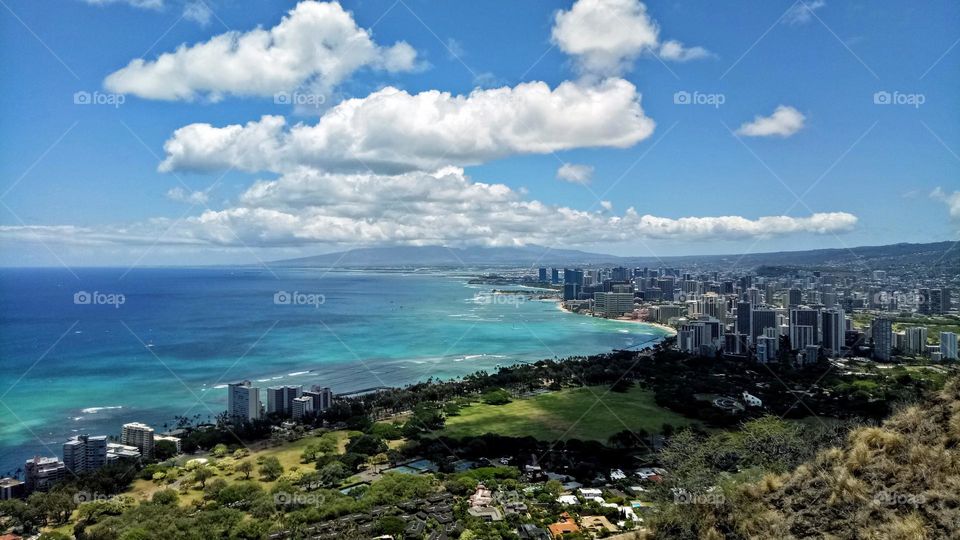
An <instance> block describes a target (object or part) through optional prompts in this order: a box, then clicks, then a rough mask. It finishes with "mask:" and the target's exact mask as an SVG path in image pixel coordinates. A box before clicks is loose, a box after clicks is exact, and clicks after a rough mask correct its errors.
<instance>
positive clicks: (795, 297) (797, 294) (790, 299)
mask: <svg viewBox="0 0 960 540" xmlns="http://www.w3.org/2000/svg"><path fill="white" fill-rule="evenodd" d="M802 298H803V293H802V291H800V289H790V290H789V291H787V307H796V306H799V305H800V303H801V302H802V301H803V300H802Z"/></svg>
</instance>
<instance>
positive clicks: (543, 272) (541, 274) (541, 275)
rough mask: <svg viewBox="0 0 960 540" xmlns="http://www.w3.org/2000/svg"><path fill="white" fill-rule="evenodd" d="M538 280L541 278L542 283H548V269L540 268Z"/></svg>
mask: <svg viewBox="0 0 960 540" xmlns="http://www.w3.org/2000/svg"><path fill="white" fill-rule="evenodd" d="M537 278H539V280H540V283H546V282H547V269H546V268H540V271H539V272H538V274H537Z"/></svg>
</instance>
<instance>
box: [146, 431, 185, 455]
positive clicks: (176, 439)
mask: <svg viewBox="0 0 960 540" xmlns="http://www.w3.org/2000/svg"><path fill="white" fill-rule="evenodd" d="M160 441H168V442H171V443H173V446H174V447H176V449H177V453H178V454H179V453H181V452H183V450H182V447H181V446H180V437H173V436H171V435H154V437H153V444H154V446H156V445H157V443H159V442H160Z"/></svg>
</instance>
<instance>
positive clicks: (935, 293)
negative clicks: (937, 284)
mask: <svg viewBox="0 0 960 540" xmlns="http://www.w3.org/2000/svg"><path fill="white" fill-rule="evenodd" d="M948 294H949V293H948ZM929 299H930V300H929V302H930V314H931V315H940V314H943V313H946V311H944V309H943V289H930V296H929ZM949 303H950V302H949V301H947V304H949Z"/></svg>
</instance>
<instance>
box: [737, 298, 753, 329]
mask: <svg viewBox="0 0 960 540" xmlns="http://www.w3.org/2000/svg"><path fill="white" fill-rule="evenodd" d="M752 311H753V307H752V306H751V305H750V302H737V326H736V328H737V333H738V334H740V335H742V336H750V335H751V333H750V332H751V328H752V325H751V324H750V321H751V320H752V319H751V317H750V315H751V312H752Z"/></svg>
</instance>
